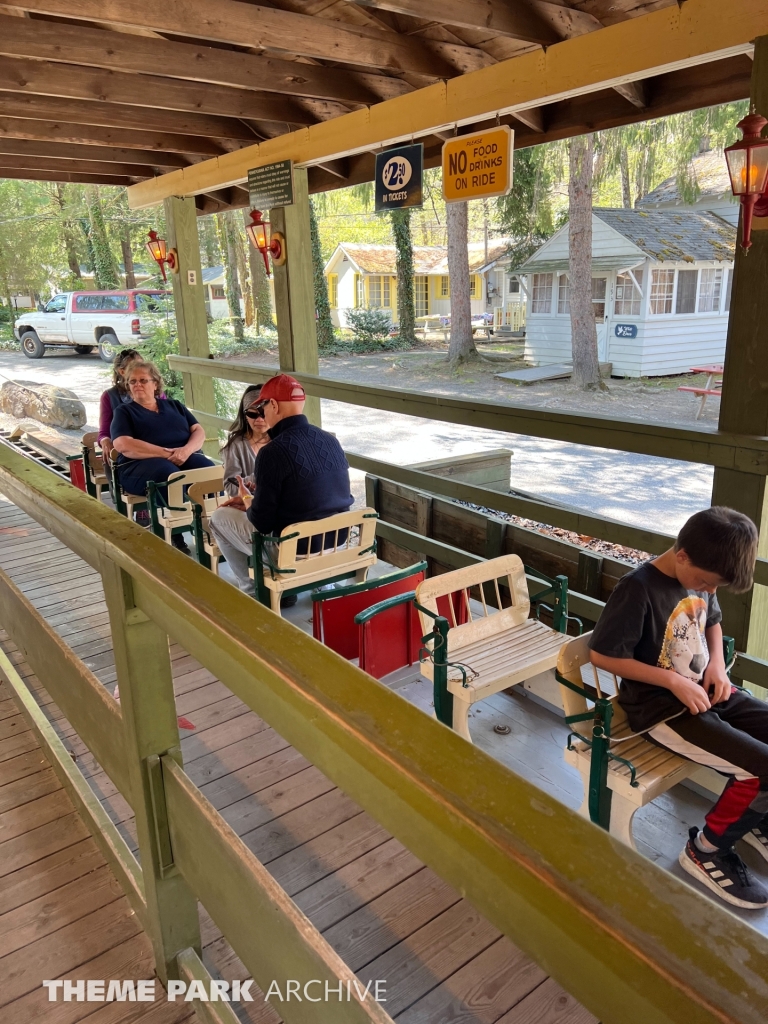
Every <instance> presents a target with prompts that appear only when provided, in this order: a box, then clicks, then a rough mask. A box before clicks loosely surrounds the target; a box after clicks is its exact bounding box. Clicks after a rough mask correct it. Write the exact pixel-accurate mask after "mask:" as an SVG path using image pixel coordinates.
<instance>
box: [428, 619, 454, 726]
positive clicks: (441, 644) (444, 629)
mask: <svg viewBox="0 0 768 1024" xmlns="http://www.w3.org/2000/svg"><path fill="white" fill-rule="evenodd" d="M449 629H450V624H449V622H448V619H446V618H443V616H442V615H438V616H437V618H436V619H435V626H434V630H433V634H432V636H433V638H434V653H433V660H432V664H433V666H434V668H433V677H432V690H433V700H434V704H435V717H436V718H437V720H438V722H442V723H443V725H447V726H448V728H449V729H452V728H453V694H452V693H451V691H450V690H449V689H448V630H449Z"/></svg>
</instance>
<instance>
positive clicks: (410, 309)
mask: <svg viewBox="0 0 768 1024" xmlns="http://www.w3.org/2000/svg"><path fill="white" fill-rule="evenodd" d="M390 217H391V218H392V234H393V235H394V236H395V266H396V268H397V316H398V320H399V322H400V340H401V341H404V342H406V343H407V344H408V345H415V344H416V308H415V304H414V297H413V245H412V243H411V211H410V210H392V212H391V213H390Z"/></svg>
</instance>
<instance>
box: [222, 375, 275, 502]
mask: <svg viewBox="0 0 768 1024" xmlns="http://www.w3.org/2000/svg"><path fill="white" fill-rule="evenodd" d="M260 394H261V384H251V385H250V386H249V387H247V388H246V389H245V392H244V394H243V397H242V398H241V399H240V408H239V409H238V410H237V416H236V417H235V422H234V423H233V424H232V426H231V427H230V428H229V435H228V436H227V440H226V442H225V444H224V447H223V448H222V449H221V455H222V458H223V460H224V490H225V491H226V492H227V494H228V495H229V497H230V498H235V497H237V495H238V494H239V493H240V490H239V482H238V477H240V478H242V481H243V483H244V484H245V486H246V488H248V489H249V490H252V489H253V468H254V463H255V462H256V456H257V455H258V454H259V452H260V451H261V449H262V448H263V447H264V445H265V444H268V443H269V437H268V435H267V423H266V420H265V419H264V411H263V410H262V409H259V408H258V403H259V395H260Z"/></svg>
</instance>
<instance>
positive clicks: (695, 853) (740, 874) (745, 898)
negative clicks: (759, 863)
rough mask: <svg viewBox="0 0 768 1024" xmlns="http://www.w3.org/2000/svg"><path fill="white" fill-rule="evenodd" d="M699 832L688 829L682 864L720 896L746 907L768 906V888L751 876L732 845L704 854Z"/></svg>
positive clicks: (754, 908)
mask: <svg viewBox="0 0 768 1024" xmlns="http://www.w3.org/2000/svg"><path fill="white" fill-rule="evenodd" d="M698 834H699V830H698V828H696V827H695V826H694V827H693V828H691V829H690V830H689V832H688V836H689V838H688V842H687V843H686V844H685V849H684V850H682V852H681V853H680V857H679V861H680V867H681V868H682V869H683V871H687V872H688V874H689V875H692V876H693V877H694V878H697V879H698V880H699V881H700V882H701V883H702V884H703V885H706V887H707V888H708V889H711V890H712V892H716V893H717V895H718V896H719V897H720V899H722V900H725V902H726V903H730V904H731V905H732V906H734V907H743V908H744V909H745V910H763V909H764V908H765V907H767V906H768V889H766V888H765V887H764V886H763V885H761V884H760V882H758V881H757V880H756V879H754V878H752V876H751V875H750V873H749V871H748V870H747V865H746V864H745V863H744V861H743V860H742V859H741V857H740V856H739V855H738V853H736V851H735V850H734V849H733V848H731V849H730V850H718V851H717V852H716V853H702V851H701V850H700V849H699V848H698V846H697V845H696V837H697V836H698Z"/></svg>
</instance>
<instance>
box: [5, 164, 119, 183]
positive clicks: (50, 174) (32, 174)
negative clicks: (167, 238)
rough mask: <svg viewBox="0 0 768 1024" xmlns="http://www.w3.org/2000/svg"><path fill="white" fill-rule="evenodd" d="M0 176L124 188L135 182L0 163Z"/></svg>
mask: <svg viewBox="0 0 768 1024" xmlns="http://www.w3.org/2000/svg"><path fill="white" fill-rule="evenodd" d="M0 178H19V179H22V180H24V181H60V182H65V183H71V184H75V185H122V186H124V187H125V188H128V187H129V186H131V185H133V184H135V183H136V179H135V178H126V177H123V176H122V175H117V174H116V175H111V174H81V173H78V172H75V171H39V170H30V169H29V168H26V169H25V170H22V171H17V170H14V169H13V168H4V167H3V166H2V164H1V163H0Z"/></svg>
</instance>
